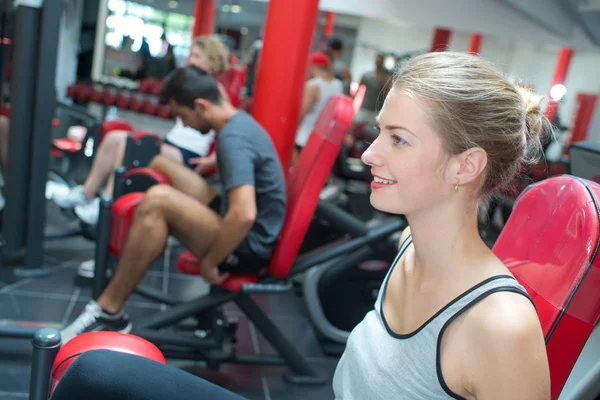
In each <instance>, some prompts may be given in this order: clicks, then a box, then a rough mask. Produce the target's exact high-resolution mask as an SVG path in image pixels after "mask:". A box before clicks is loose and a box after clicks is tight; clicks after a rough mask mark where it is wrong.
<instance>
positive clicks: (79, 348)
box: [50, 332, 166, 393]
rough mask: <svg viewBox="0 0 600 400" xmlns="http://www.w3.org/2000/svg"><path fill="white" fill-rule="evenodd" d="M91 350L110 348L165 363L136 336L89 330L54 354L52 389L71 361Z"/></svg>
mask: <svg viewBox="0 0 600 400" xmlns="http://www.w3.org/2000/svg"><path fill="white" fill-rule="evenodd" d="M92 350H111V351H116V352H121V353H128V354H134V355H137V356H141V357H145V358H148V359H150V360H154V361H157V362H159V363H162V364H165V363H166V361H165V357H164V356H163V354H162V353H161V352H160V350H159V349H158V348H157V347H156V346H155V345H153V344H152V343H150V342H149V341H147V340H145V339H142V338H140V337H138V336H134V335H128V334H124V333H118V332H89V333H84V334H82V335H79V336H76V337H74V338H73V339H71V340H70V341H69V342H67V344H65V345H64V346H63V347H62V348H61V349H60V350H59V352H58V354H57V355H56V358H55V359H54V364H53V365H52V375H51V379H52V387H51V391H50V393H52V392H53V391H54V388H55V387H56V385H57V383H58V381H60V379H61V378H62V376H63V375H64V373H65V371H66V370H67V368H68V367H69V365H71V363H72V362H73V361H74V360H75V359H76V358H77V357H79V356H80V355H81V354H83V353H85V352H88V351H92Z"/></svg>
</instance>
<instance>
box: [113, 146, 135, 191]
mask: <svg viewBox="0 0 600 400" xmlns="http://www.w3.org/2000/svg"><path fill="white" fill-rule="evenodd" d="M129 136H131V135H129ZM127 140H128V142H127V143H128V144H129V138H128V139H127ZM126 172H127V168H125V167H124V166H120V167H117V168H115V172H114V174H115V180H114V182H113V199H115V200H116V199H118V198H119V197H121V196H122V195H123V193H125V179H124V176H125V173H126Z"/></svg>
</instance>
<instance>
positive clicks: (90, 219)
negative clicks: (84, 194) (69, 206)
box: [75, 197, 100, 226]
mask: <svg viewBox="0 0 600 400" xmlns="http://www.w3.org/2000/svg"><path fill="white" fill-rule="evenodd" d="M75 215H77V217H78V218H79V219H80V220H82V221H83V222H85V223H86V224H88V225H91V226H94V225H96V224H97V223H98V217H99V216H100V198H99V197H96V198H95V199H93V200H91V201H89V202H87V203H86V204H82V205H80V206H77V207H75Z"/></svg>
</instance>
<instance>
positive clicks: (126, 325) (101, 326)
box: [60, 300, 132, 344]
mask: <svg viewBox="0 0 600 400" xmlns="http://www.w3.org/2000/svg"><path fill="white" fill-rule="evenodd" d="M131 328H132V325H131V322H129V317H128V316H127V314H126V313H125V312H124V311H123V310H121V311H120V312H119V313H117V314H114V315H113V314H108V313H107V312H105V311H104V310H103V309H102V308H101V307H100V306H99V305H98V303H96V302H95V301H93V300H92V301H90V302H89V303H88V304H87V305H86V306H85V310H84V311H83V312H82V313H81V314H80V315H79V317H77V319H76V320H75V321H73V322H72V323H71V324H70V325H69V326H67V327H65V328H64V329H63V330H62V331H61V332H60V335H61V339H62V342H63V344H65V343H67V342H68V341H69V340H71V339H73V338H74V337H75V336H77V335H80V334H82V333H85V332H95V331H113V332H121V333H129V332H131Z"/></svg>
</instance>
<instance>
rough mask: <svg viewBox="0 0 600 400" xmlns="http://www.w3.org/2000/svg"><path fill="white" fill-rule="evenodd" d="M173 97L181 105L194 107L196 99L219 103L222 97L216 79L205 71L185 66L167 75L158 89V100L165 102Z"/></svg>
mask: <svg viewBox="0 0 600 400" xmlns="http://www.w3.org/2000/svg"><path fill="white" fill-rule="evenodd" d="M171 99H173V100H175V102H176V103H178V104H181V105H182V106H186V107H190V108H194V102H195V100H196V99H204V100H208V101H210V102H211V103H214V104H221V102H222V100H223V98H222V96H221V92H220V91H219V86H218V85H217V81H216V80H215V78H213V77H212V76H211V75H210V74H208V73H207V72H206V71H204V70H202V69H200V68H196V67H191V66H186V67H181V68H177V69H176V70H174V71H172V72H171V73H170V74H169V75H167V76H166V77H165V79H164V81H163V85H162V88H161V91H160V102H161V103H162V104H167V103H169V101H170V100H171Z"/></svg>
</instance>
